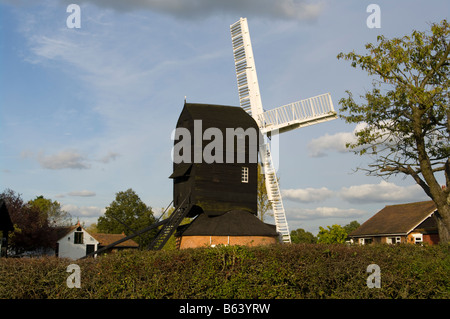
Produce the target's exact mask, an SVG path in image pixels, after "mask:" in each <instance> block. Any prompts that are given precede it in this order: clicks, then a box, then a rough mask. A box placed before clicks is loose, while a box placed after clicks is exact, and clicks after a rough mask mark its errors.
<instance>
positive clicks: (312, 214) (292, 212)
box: [287, 207, 367, 220]
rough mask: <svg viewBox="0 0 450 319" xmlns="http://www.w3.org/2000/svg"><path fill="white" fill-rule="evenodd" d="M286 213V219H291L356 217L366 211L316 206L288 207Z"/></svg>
mask: <svg viewBox="0 0 450 319" xmlns="http://www.w3.org/2000/svg"><path fill="white" fill-rule="evenodd" d="M287 214H288V219H292V220H295V219H298V220H305V219H307V220H314V219H324V218H357V217H361V216H363V215H365V214H367V212H366V211H363V210H359V209H354V208H348V209H342V208H337V207H317V208H313V209H308V208H288V209H287Z"/></svg>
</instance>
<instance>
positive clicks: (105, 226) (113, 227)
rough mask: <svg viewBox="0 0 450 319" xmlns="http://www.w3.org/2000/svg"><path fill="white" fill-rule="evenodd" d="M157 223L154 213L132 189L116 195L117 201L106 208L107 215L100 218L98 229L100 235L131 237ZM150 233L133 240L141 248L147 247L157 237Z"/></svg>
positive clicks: (153, 232)
mask: <svg viewBox="0 0 450 319" xmlns="http://www.w3.org/2000/svg"><path fill="white" fill-rule="evenodd" d="M154 222H155V217H154V216H153V211H152V209H151V207H148V206H147V205H146V204H145V203H144V202H142V200H141V199H140V198H139V196H138V195H137V194H136V193H135V192H134V191H133V190H132V189H131V188H130V189H128V190H126V191H124V192H118V193H116V199H115V200H114V201H113V202H112V203H111V204H110V205H109V206H108V207H106V211H105V215H104V216H101V217H99V218H98V223H97V229H98V231H99V232H100V233H109V234H120V233H122V232H123V233H125V235H131V234H133V233H134V232H136V231H138V230H140V229H143V228H145V227H147V226H149V225H151V224H153V223H154ZM155 232H156V230H154V231H149V232H147V233H144V234H142V235H140V236H138V237H135V238H134V239H133V240H135V241H136V242H138V243H139V246H140V247H141V248H145V247H147V245H148V244H149V243H150V241H151V240H152V239H153V237H154V236H155Z"/></svg>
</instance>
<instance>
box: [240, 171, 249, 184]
mask: <svg viewBox="0 0 450 319" xmlns="http://www.w3.org/2000/svg"><path fill="white" fill-rule="evenodd" d="M241 182H242V183H248V167H242V171H241Z"/></svg>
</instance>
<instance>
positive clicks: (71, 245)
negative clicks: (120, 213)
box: [55, 223, 139, 259]
mask: <svg viewBox="0 0 450 319" xmlns="http://www.w3.org/2000/svg"><path fill="white" fill-rule="evenodd" d="M58 238H59V239H58V240H57V242H56V249H55V254H56V256H57V257H61V258H70V259H78V258H81V257H83V256H86V255H87V254H90V253H92V252H94V251H96V250H98V249H100V248H102V247H105V246H107V245H110V244H112V243H114V242H116V241H118V240H120V239H123V238H125V234H123V233H122V234H101V233H93V234H90V233H88V232H87V231H86V230H85V229H84V228H83V227H81V225H80V223H78V224H76V225H75V226H70V227H62V228H60V229H59V236H58ZM138 247H139V245H138V244H137V243H136V242H135V241H133V240H131V239H128V240H126V241H124V242H122V243H120V244H118V245H116V246H114V247H112V248H111V249H108V250H107V251H108V252H111V251H116V250H120V249H137V248H138Z"/></svg>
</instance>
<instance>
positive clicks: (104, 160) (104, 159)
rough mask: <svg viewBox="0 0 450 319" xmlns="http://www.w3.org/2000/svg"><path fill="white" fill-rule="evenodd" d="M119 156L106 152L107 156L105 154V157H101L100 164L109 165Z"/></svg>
mask: <svg viewBox="0 0 450 319" xmlns="http://www.w3.org/2000/svg"><path fill="white" fill-rule="evenodd" d="M119 156H120V154H119V153H115V152H108V154H106V155H105V156H103V157H102V158H101V159H100V162H102V163H109V162H111V161H114V160H115V159H116V158H117V157H119Z"/></svg>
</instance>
